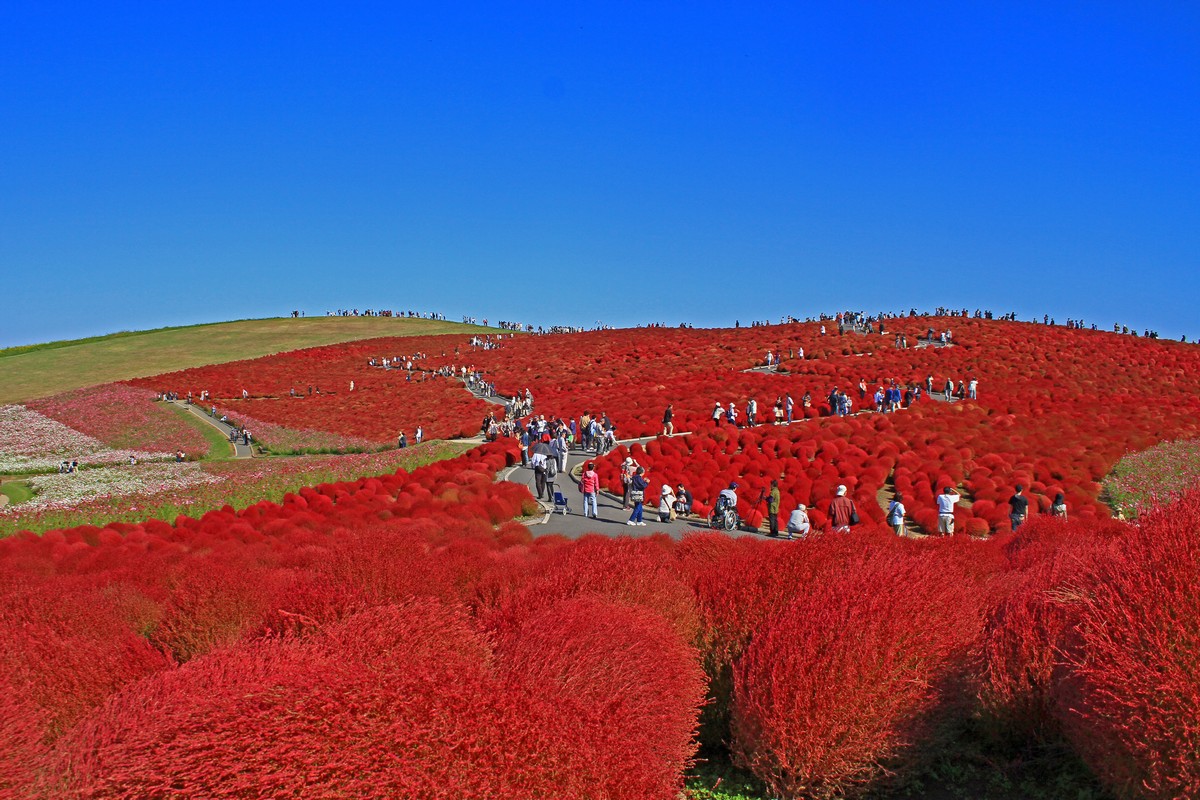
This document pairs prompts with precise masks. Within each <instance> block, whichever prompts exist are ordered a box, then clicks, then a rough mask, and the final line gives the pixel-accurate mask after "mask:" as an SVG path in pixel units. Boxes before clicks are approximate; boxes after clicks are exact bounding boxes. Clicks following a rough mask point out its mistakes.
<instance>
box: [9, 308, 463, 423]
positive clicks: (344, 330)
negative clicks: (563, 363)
mask: <svg viewBox="0 0 1200 800" xmlns="http://www.w3.org/2000/svg"><path fill="white" fill-rule="evenodd" d="M479 330H480V327H479V326H478V325H467V324H465V323H461V322H446V321H439V320H426V319H409V318H404V317H303V318H300V319H292V318H283V317H275V318H268V319H248V320H239V321H236V322H215V323H210V324H204V325H189V326H186V327H170V328H159V329H157V330H150V331H132V332H128V331H126V332H121V333H114V334H110V335H108V336H96V337H91V338H87V339H76V340H71V341H61V342H48V343H45V344H37V345H29V346H24V347H10V348H7V349H4V350H0V370H3V373H4V381H3V383H2V384H0V405H3V404H6V403H21V402H24V401H26V400H32V399H34V398H38V397H45V396H47V395H52V394H57V393H59V392H65V391H69V390H71V389H78V388H80V387H83V386H92V385H94V384H98V383H109V382H112V381H122V380H129V379H131V378H141V377H147V376H150V375H158V374H161V373H163V372H171V371H173V370H178V369H187V368H190V367H201V366H206V365H211V364H224V363H227V362H230V361H241V360H244V359H248V358H257V357H259V356H265V355H270V354H272V353H283V352H287V351H290V350H298V349H300V348H304V347H316V346H319V345H329V344H338V343H341V342H352V341H358V340H360V339H373V338H376V337H380V336H418V335H420V336H427V335H433V334H440V333H456V332H460V331H472V332H478V331H479Z"/></svg>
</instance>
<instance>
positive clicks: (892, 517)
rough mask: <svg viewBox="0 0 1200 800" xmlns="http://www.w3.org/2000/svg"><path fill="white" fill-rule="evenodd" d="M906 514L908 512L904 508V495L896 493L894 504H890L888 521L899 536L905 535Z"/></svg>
mask: <svg viewBox="0 0 1200 800" xmlns="http://www.w3.org/2000/svg"><path fill="white" fill-rule="evenodd" d="M906 513H908V512H907V511H906V510H905V508H904V495H903V494H901V493H900V492H896V496H895V497H893V498H892V502H890V503H888V510H887V521H888V525H891V526H892V530H893V531H894V532H895V534H896V535H897V536H903V535H904V515H905V514H906Z"/></svg>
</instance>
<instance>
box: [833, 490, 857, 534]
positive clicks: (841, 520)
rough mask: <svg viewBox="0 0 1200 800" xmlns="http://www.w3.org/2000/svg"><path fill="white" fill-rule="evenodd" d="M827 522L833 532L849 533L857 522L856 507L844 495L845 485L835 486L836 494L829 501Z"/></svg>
mask: <svg viewBox="0 0 1200 800" xmlns="http://www.w3.org/2000/svg"><path fill="white" fill-rule="evenodd" d="M829 524H830V525H831V526H832V527H833V532H834V533H849V532H850V528H851V527H852V526H854V525H857V524H858V509H856V508H855V507H854V501H853V500H851V499H850V498H849V497H847V496H846V486H845V484H842V485H841V486H838V487H837V496H836V497H834V498H833V500H832V501H830V503H829Z"/></svg>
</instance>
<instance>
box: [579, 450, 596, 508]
mask: <svg viewBox="0 0 1200 800" xmlns="http://www.w3.org/2000/svg"><path fill="white" fill-rule="evenodd" d="M579 491H581V492H583V516H585V517H591V518H592V519H600V507H599V506H598V505H597V503H596V495H597V494H598V493H599V491H600V475H599V474H598V473H597V472H596V462H594V461H589V462H588V463H587V464H586V465H585V466H584V469H583V474H582V475H580V476H579ZM589 506H590V507H591V513H590V514H589V513H588V508H589Z"/></svg>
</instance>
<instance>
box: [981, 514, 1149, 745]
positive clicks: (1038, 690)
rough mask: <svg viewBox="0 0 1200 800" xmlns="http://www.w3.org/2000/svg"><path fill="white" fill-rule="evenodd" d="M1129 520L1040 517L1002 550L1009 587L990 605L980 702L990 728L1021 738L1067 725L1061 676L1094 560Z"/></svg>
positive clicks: (1050, 734)
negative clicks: (1059, 694) (1059, 692)
mask: <svg viewBox="0 0 1200 800" xmlns="http://www.w3.org/2000/svg"><path fill="white" fill-rule="evenodd" d="M1126 529H1127V526H1126V525H1124V524H1123V523H1119V522H1108V523H1101V524H1098V523H1096V522H1081V521H1077V520H1071V521H1070V522H1069V523H1068V522H1064V521H1062V520H1058V519H1054V518H1050V517H1035V518H1034V519H1032V520H1031V521H1030V522H1028V523H1026V524H1025V525H1023V526H1021V529H1020V531H1019V532H1018V533H1017V534H1016V535H1015V536H1013V537H1012V538H1011V540H1010V541H1008V542H1007V543H1004V544H1003V545H1002V551H1003V555H1004V558H1005V561H1006V563H1007V564H1008V566H1009V567H1010V570H1011V571H1010V572H1009V573H1008V575H1007V576H1006V584H1007V585H1008V587H1009V588H1008V591H1007V592H1006V593H1005V595H1004V596H1003V597H1002V598H1001V599H1000V600H999V601H998V602H997V603H996V604H995V605H994V606H993V607H992V608H991V609H990V610H989V612H988V615H987V621H986V623H985V626H984V634H983V675H982V681H981V684H980V701H981V703H982V706H983V709H984V711H985V712H986V713H987V715H988V725H987V729H988V731H989V732H991V733H992V734H994V735H996V736H999V737H1001V738H1010V737H1011V738H1012V739H1013V740H1015V741H1028V740H1031V739H1032V740H1036V741H1051V740H1054V739H1056V738H1058V737H1059V735H1060V733H1061V731H1060V726H1059V722H1058V716H1057V713H1056V712H1057V709H1056V708H1055V701H1056V699H1057V698H1056V693H1055V692H1054V680H1055V675H1056V672H1057V671H1059V670H1060V669H1061V667H1062V651H1061V648H1062V646H1063V643H1064V639H1065V638H1066V637H1068V636H1069V635H1070V633H1071V631H1072V629H1073V628H1074V624H1075V617H1076V610H1077V609H1076V603H1075V602H1074V601H1075V600H1076V599H1078V597H1079V595H1080V592H1081V591H1083V590H1082V581H1083V575H1084V573H1085V570H1086V569H1087V568H1088V567H1089V565H1091V564H1093V563H1094V562H1097V561H1098V560H1102V559H1104V558H1108V557H1111V555H1112V551H1113V546H1114V543H1115V542H1116V539H1117V537H1118V536H1120V535H1121V534H1123V533H1124V531H1125V530H1126Z"/></svg>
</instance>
